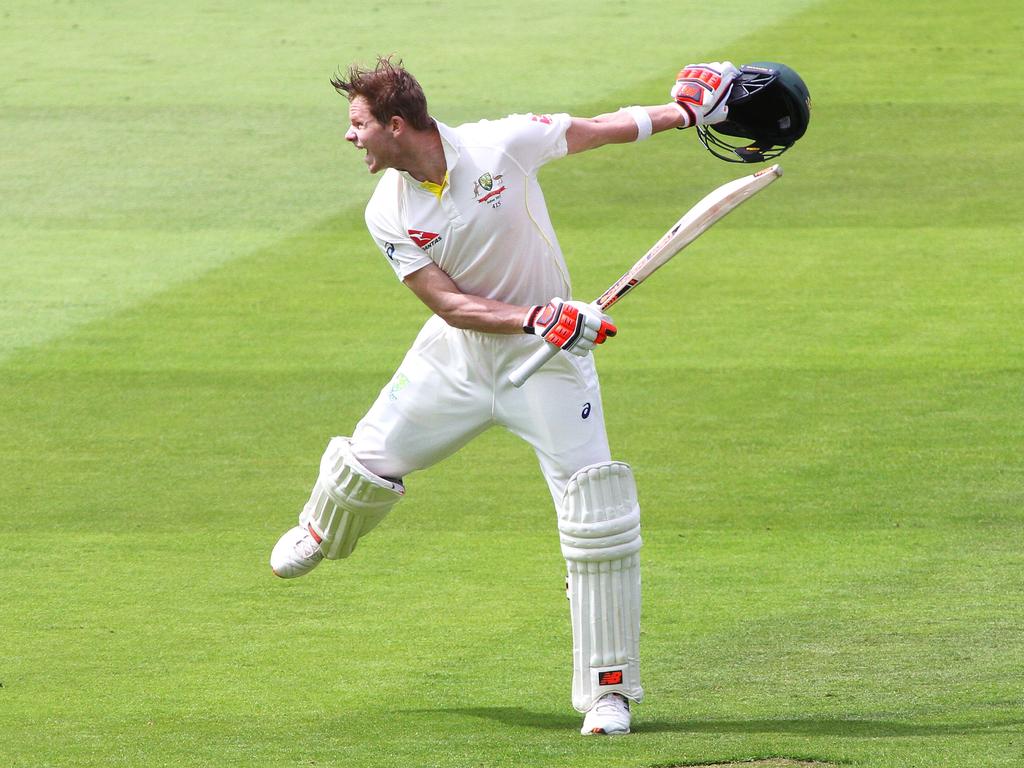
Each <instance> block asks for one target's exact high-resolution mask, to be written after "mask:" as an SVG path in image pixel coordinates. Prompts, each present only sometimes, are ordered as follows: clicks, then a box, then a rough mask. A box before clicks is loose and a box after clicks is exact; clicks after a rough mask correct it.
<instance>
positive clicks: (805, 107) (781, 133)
mask: <svg viewBox="0 0 1024 768" xmlns="http://www.w3.org/2000/svg"><path fill="white" fill-rule="evenodd" d="M810 120H811V94H810V93H809V92H808V90H807V86H806V85H805V84H804V81H803V80H802V79H801V78H800V75H798V74H797V73H796V72H794V71H793V70H792V69H790V68H789V67H787V66H786V65H785V64H779V63H777V62H773V61H756V62H754V63H753V64H747V65H746V66H743V67H740V74H739V76H737V78H736V80H734V81H733V85H732V91H731V92H730V94H729V116H728V118H727V119H726V120H723V121H722V122H720V123H715V124H714V125H701V126H697V135H698V136H699V137H700V140H701V142H702V143H703V144H704V146H705V147H707V149H708V151H709V152H710V153H711V154H713V155H714V156H715V157H719V158H721V159H722V160H725V161H727V162H730V163H763V162H764V161H766V160H771V159H772V158H775V157H778V156H779V155H781V154H782V153H783V152H785V151H786V150H787V149H789V148H790V147H791V146H793V144H795V143H796V140H797V139H799V138H800V137H801V136H803V135H804V133H805V132H806V131H807V124H808V123H809V122H810Z"/></svg>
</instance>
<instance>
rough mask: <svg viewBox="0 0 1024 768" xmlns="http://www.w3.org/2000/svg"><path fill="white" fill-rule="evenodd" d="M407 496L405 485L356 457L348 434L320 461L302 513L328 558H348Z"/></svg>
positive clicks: (302, 521) (304, 523)
mask: <svg viewBox="0 0 1024 768" xmlns="http://www.w3.org/2000/svg"><path fill="white" fill-rule="evenodd" d="M404 494H405V487H404V486H403V485H402V484H401V483H395V482H392V481H391V480H386V479H384V478H383V477H377V475H375V474H373V473H372V472H370V471H369V470H368V469H367V468H366V467H364V466H363V465H362V464H360V463H359V461H358V460H357V459H356V458H355V456H353V455H352V449H351V443H350V441H349V438H347V437H335V438H334V439H332V440H331V442H330V443H328V444H327V450H326V451H324V455H323V458H322V459H321V460H320V475H319V477H317V479H316V484H315V485H314V486H313V492H312V493H311V494H310V496H309V501H307V502H306V506H305V507H303V509H302V513H301V514H300V515H299V525H302V526H308V527H309V529H310V531H312V532H313V534H314V535H315V536H316V538H318V539H319V540H320V551H321V552H323V553H324V557H326V558H327V559H329V560H338V559H341V558H343V557H348V556H349V555H351V554H352V550H353V549H355V547H356V542H358V541H359V539H360V538H362V537H363V536H365V535H366V534H367V533H369V532H370V531H371V530H373V529H374V528H375V527H376V526H377V524H378V523H380V521H381V520H383V519H384V518H385V517H386V516H387V514H388V512H389V511H390V510H391V508H392V507H393V506H394V505H395V504H396V503H397V502H398V500H399V499H401V498H402V496H403V495H404Z"/></svg>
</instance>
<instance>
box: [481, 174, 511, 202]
mask: <svg viewBox="0 0 1024 768" xmlns="http://www.w3.org/2000/svg"><path fill="white" fill-rule="evenodd" d="M504 178H505V175H504V174H502V173H495V174H493V175H492V174H491V173H489V172H488V173H485V174H483V175H482V176H481V177H480V178H479V179H477V180H476V182H475V183H474V184H473V197H475V198H476V201H477V202H478V203H489V204H490V206H491V208H500V207H501V194H502V192H504V191H505V190H506V189H507V187H506V186H505V185H504V184H502V183H501V181H502V179H504ZM495 187H497V188H495Z"/></svg>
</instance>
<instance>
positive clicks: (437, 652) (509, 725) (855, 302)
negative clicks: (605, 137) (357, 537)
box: [0, 0, 1024, 768]
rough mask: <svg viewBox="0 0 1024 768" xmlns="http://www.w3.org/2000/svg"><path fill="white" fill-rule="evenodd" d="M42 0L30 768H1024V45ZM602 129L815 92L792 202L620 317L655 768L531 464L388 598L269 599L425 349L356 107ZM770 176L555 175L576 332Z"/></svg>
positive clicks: (8, 317) (13, 286) (20, 381)
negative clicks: (681, 75)
mask: <svg viewBox="0 0 1024 768" xmlns="http://www.w3.org/2000/svg"><path fill="white" fill-rule="evenodd" d="M710 6H711V7H703V4H689V5H686V6H684V7H680V4H679V3H670V2H665V1H664V0H652V1H651V2H641V3H632V4H627V3H624V2H620V1H618V0H615V1H613V0H602V1H600V2H590V3H584V4H575V3H568V2H561V1H560V0H555V2H551V1H550V0H549V1H548V2H537V1H536V0H528V1H527V2H521V3H517V4H510V5H496V4H491V5H488V4H477V3H468V2H443V3H440V4H439V5H428V4H407V3H399V4H392V5H391V6H388V5H383V4H382V5H373V4H363V5H357V6H354V7H345V6H340V5H336V4H335V5H331V4H313V3H257V2H251V3H232V2H221V3H216V4H204V3H180V4H166V3H156V2H141V1H128V2H122V3H112V2H97V3H89V4H86V3H74V2H52V3H28V2H22V1H21V0H15V2H13V3H8V4H6V5H5V6H4V9H3V10H2V11H0V17H2V23H0V44H2V47H3V49H4V52H5V53H4V63H3V65H2V71H3V73H4V77H3V78H0V105H2V108H0V138H2V144H3V147H4V150H3V152H2V153H0V266H2V269H0V476H2V486H0V537H2V553H3V557H2V560H0V563H2V564H0V576H2V580H3V588H2V592H0V609H2V610H0V765H3V766H11V767H12V768H43V767H44V766H61V767H62V768H63V767H64V766H104V767H106V766H231V767H235V766H238V767H241V766H246V767H252V768H270V767H271V766H346V767H350V768H362V767H364V766H365V767H370V766H372V767H374V768H376V767H378V766H379V767H391V766H394V767H396V768H397V767H399V766H401V767H402V768H408V767H417V768H418V767H420V766H423V767H428V766H429V767H434V766H437V767H439V768H440V767H441V766H444V767H449V766H451V767H458V768H470V767H472V768H482V767H490V766H531V767H532V766H541V767H545V768H547V767H551V768H554V767H558V768H562V767H565V768H610V767H613V766H614V767H615V768H634V767H637V768H639V767H644V768H655V767H657V768H667V767H668V766H679V765H701V764H704V765H708V764H717V763H728V762H737V761H754V760H768V759H771V758H778V759H783V758H788V759H790V760H799V761H816V762H819V763H824V764H834V765H842V766H857V767H858V768H861V767H863V768H869V767H870V768H894V767H896V766H915V767H918V766H919V767H920V768H932V767H933V766H951V767H956V768H967V767H971V768H974V767H975V766H1021V765H1024V693H1022V670H1024V606H1022V600H1021V595H1022V594H1024V510H1022V505H1024V458H1022V453H1024V452H1022V446H1024V397H1022V393H1024V345H1022V343H1021V340H1022V338H1024V334H1022V332H1024V320H1022V318H1024V299H1022V297H1024V269H1022V267H1024V257H1022V254H1024V234H1022V231H1024V230H1022V223H1024V202H1022V200H1024V196H1022V195H1021V194H1020V178H1021V175H1022V172H1024V159H1022V158H1024V156H1022V154H1021V152H1020V151H1019V149H1020V146H1021V142H1020V138H1019V133H1020V126H1019V123H1020V98H1019V92H1020V91H1019V89H1020V82H1021V80H1022V78H1024V66H1022V65H1021V62H1020V58H1019V41H1020V39H1021V34H1022V30H1024V21H1022V17H1021V14H1020V9H1019V7H1018V5H1017V4H1016V3H1012V2H1010V0H994V2H992V3H989V4H986V5H983V6H971V7H964V6H963V4H961V3H957V2H952V0H939V2H934V3H928V2H923V0H910V1H909V2H904V3H894V4H890V3H883V2H867V1H866V0H823V1H822V2H810V0H771V2H766V3H761V4H758V6H757V7H756V9H755V10H754V11H753V12H752V10H751V8H750V6H749V4H747V3H741V2H739V0H724V2H718V3H714V4H710ZM392 51H396V52H399V53H400V54H402V55H403V56H404V58H405V61H406V63H407V65H408V66H409V67H410V68H411V69H412V70H413V71H414V72H416V73H417V74H418V76H419V77H420V80H421V81H422V82H423V84H424V86H425V88H426V90H427V94H428V97H430V99H431V107H432V111H433V112H434V113H435V114H436V115H437V116H438V117H439V118H440V119H442V120H444V121H445V122H449V123H458V122H461V121H463V120H469V119H475V118H479V117H498V116H502V115H504V114H507V113H509V112H513V111H527V110H533V111H538V112H542V111H569V112H572V113H574V114H580V115H587V114H596V113H599V112H604V111H609V110H613V109H615V108H617V107H619V106H621V105H624V104H634V103H654V102H659V101H662V100H664V99H665V98H666V92H667V88H668V86H669V85H670V83H671V80H672V77H673V75H674V74H675V71H676V69H677V68H678V67H679V66H680V65H681V64H685V63H688V62H690V61H701V60H708V59H719V58H731V59H732V60H734V61H737V62H742V61H751V60H764V59H772V60H781V61H785V62H786V63H788V64H790V65H791V66H793V67H794V68H796V69H797V70H798V71H799V72H800V73H801V74H802V75H803V76H804V78H805V79H806V81H807V83H808V85H809V87H810V90H811V93H812V95H813V97H814V112H813V118H812V122H811V127H810V130H809V132H808V134H807V136H806V137H805V139H804V140H802V141H801V142H800V143H799V144H798V145H797V147H796V148H795V149H793V150H792V151H791V152H790V153H788V154H786V155H784V156H783V158H782V159H781V163H782V165H783V166H784V168H785V171H786V175H785V177H784V178H783V179H782V180H781V181H780V182H779V183H778V184H776V185H774V186H773V187H772V188H771V189H770V190H767V191H766V192H765V193H764V194H762V195H761V196H759V197H758V198H757V199H755V200H754V201H751V202H750V203H748V204H747V205H746V206H745V207H743V208H742V209H740V210H739V211H737V212H736V213H735V214H733V215H732V216H731V217H730V218H728V219H727V220H726V221H724V222H723V223H722V224H721V225H719V226H718V227H716V228H715V229H714V230H713V231H711V232H709V233H708V234H707V235H705V236H704V237H703V238H701V240H699V241H698V242H697V243H696V244H694V245H693V246H692V248H691V249H689V250H688V251H687V252H686V254H685V255H684V256H683V257H681V258H680V259H679V260H678V261H676V262H674V263H672V264H671V265H669V266H668V267H666V268H665V269H664V270H663V271H662V272H660V273H659V274H658V275H657V276H656V277H655V278H654V279H652V280H651V281H650V283H648V284H645V285H644V286H643V288H642V289H640V290H638V291H637V292H636V294H634V295H631V296H630V298H629V300H628V301H624V302H623V303H622V304H621V305H620V306H619V307H618V308H617V311H616V312H615V319H616V321H617V322H618V324H619V327H620V329H621V333H620V335H619V337H618V338H617V339H616V340H615V341H614V342H613V343H611V344H609V345H607V347H606V348H603V349H602V350H601V351H600V353H599V367H600V370H601V373H602V380H603V384H604V395H605V405H606V410H607V414H608V428H609V432H610V435H611V439H612V444H613V453H614V454H615V456H616V457H617V458H621V459H623V460H627V461H629V462H630V463H631V464H632V465H633V466H634V469H635V472H636V475H637V479H638V483H639V486H640V493H641V502H642V505H643V510H644V520H645V523H644V525H645V532H644V539H645V542H646V546H645V549H644V551H643V558H644V600H645V604H644V637H643V656H644V683H645V688H646V690H647V694H648V700H647V702H645V703H644V704H643V705H642V706H640V707H638V708H637V710H636V717H635V723H634V729H635V733H634V734H633V735H631V736H629V737H624V738H619V739H583V738H581V737H580V736H579V735H578V733H577V729H578V726H579V718H578V716H577V715H576V714H575V712H573V711H572V709H571V707H570V705H569V691H568V688H569V680H570V675H571V668H570V667H571V658H570V654H569V652H570V648H571V639H570V628H569V623H568V610H567V605H566V601H565V598H564V592H563V590H562V581H563V576H564V563H563V561H562V559H561V556H560V553H559V548H558V539H557V534H556V530H555V525H554V518H553V512H552V510H551V506H550V500H549V498H548V497H547V490H546V488H545V486H544V483H543V481H542V479H541V477H540V474H539V472H538V470H537V468H536V465H535V461H534V459H533V456H532V452H531V451H530V449H529V448H528V446H526V445H525V444H522V443H520V442H518V441H516V440H515V439H514V438H513V437H511V436H510V435H507V434H504V433H501V432H499V431H492V432H490V433H488V434H486V435H484V436H483V437H482V438H480V439H479V440H477V441H476V442H474V443H472V444H471V445H470V446H469V447H468V448H467V449H465V450H464V451H463V452H462V453H460V454H458V455H456V456H455V457H453V458H451V459H450V460H448V461H446V462H444V463H442V464H441V465H439V466H437V467H435V468H432V469H430V470H428V471H426V472H423V473H421V474H419V475H414V476H412V477H411V478H409V479H408V488H409V493H408V497H407V499H406V500H405V501H403V502H402V504H401V505H399V506H398V507H397V508H396V509H395V510H394V512H393V513H392V515H391V517H390V518H389V519H388V520H387V521H385V522H384V524H382V526H381V527H380V528H379V529H378V531H377V532H375V533H374V534H373V535H372V536H371V537H369V538H367V539H366V540H365V541H363V542H362V543H361V544H360V546H359V550H358V551H357V553H356V556H354V557H353V558H352V559H351V560H350V561H346V562H344V563H340V564H328V565H325V566H323V567H322V568H320V569H318V570H317V571H316V572H315V573H313V574H311V575H310V576H308V577H306V578H304V579H300V580H297V581H294V582H282V581H280V580H277V579H275V578H273V577H272V575H271V573H270V571H269V569H268V565H267V558H268V555H269V551H270V548H271V546H272V545H273V543H274V542H275V541H276V539H277V537H278V535H279V534H280V533H281V531H283V530H284V528H286V527H287V526H288V525H290V524H291V523H292V520H293V519H294V515H295V514H297V512H298V509H299V508H300V506H301V504H302V503H303V501H304V500H305V498H306V495H307V493H308V490H309V487H310V484H311V482H312V480H313V479H314V477H315V473H316V467H317V462H318V460H319V457H320V454H321V452H322V450H323V448H324V446H325V445H326V443H327V440H328V439H329V437H330V436H332V435H338V434H349V433H350V430H351V428H352V426H353V425H354V423H355V422H356V420H358V418H359V417H360V416H361V415H362V413H363V412H364V411H365V409H366V408H367V407H368V405H369V404H370V402H371V401H372V399H373V398H374V396H375V395H376V392H377V391H378V390H379V388H380V387H381V386H382V385H383V384H384V383H385V382H386V381H387V379H388V377H389V376H390V374H391V372H392V371H393V369H394V368H395V366H396V365H397V363H398V361H399V360H400V359H401V356H402V354H403V353H404V351H405V349H406V348H407V346H408V344H409V342H410V340H411V338H412V336H413V335H414V333H415V332H416V329H417V328H418V327H419V325H420V324H421V323H422V322H423V320H424V319H425V317H426V315H427V312H426V310H425V309H424V308H423V307H422V306H421V305H419V303H418V302H417V301H416V300H415V298H414V297H413V296H412V294H411V293H410V292H409V291H407V290H405V289H404V288H403V287H402V286H401V285H400V284H398V283H397V282H396V281H395V279H394V277H393V274H392V273H391V271H390V269H389V268H388V266H387V265H386V263H385V261H384V259H383V258H382V257H381V256H380V255H379V253H377V252H376V250H375V249H374V248H373V247H372V245H371V242H370V240H369V237H368V236H367V234H366V233H365V229H364V226H363V223H362V209H363V206H364V204H365V201H366V199H367V197H368V196H369V194H370V191H371V190H372V188H373V184H374V183H375V179H374V178H371V177H369V176H368V175H367V174H366V173H365V169H364V167H363V164H362V163H361V162H360V158H359V156H358V155H357V154H356V153H355V152H353V151H352V149H351V148H350V147H348V146H346V145H345V142H344V141H343V130H344V127H345V126H346V124H347V114H346V111H345V103H344V101H343V100H342V99H341V98H340V97H338V96H337V95H335V94H334V92H333V90H332V89H331V87H330V86H329V84H328V82H327V80H328V77H329V76H330V75H331V74H332V73H333V72H334V71H335V70H336V69H337V68H338V67H339V66H345V65H347V64H348V63H350V62H351V61H353V60H360V61H368V60H372V58H373V57H374V55H375V54H377V53H378V52H392ZM744 172H746V169H743V168H741V167H739V166H729V165H726V164H725V163H721V162H719V161H717V160H715V159H714V158H712V157H710V156H709V155H707V154H706V153H705V152H704V150H703V149H702V148H701V147H700V145H699V144H698V142H697V140H696V137H694V136H692V135H689V134H682V133H680V134H676V133H673V134H672V135H664V136H658V137H655V138H654V139H652V140H651V141H649V142H647V143H645V144H642V145H638V146H624V147H610V148H607V149H605V150H602V151H599V152H595V153H591V154H589V155H584V156H581V157H574V158H569V159H566V160H563V161H560V162H558V163H554V164H552V165H550V166H548V167H547V168H546V169H545V170H544V171H543V175H542V181H543V183H544V185H545V191H546V195H547V198H548V201H549V206H550V209H551V212H552V216H553V218H554V221H555V225H556V228H557V229H558V231H559V235H560V238H561V242H562V246H563V249H564V250H565V252H566V254H567V257H568V259H569V262H570V266H571V268H572V269H573V273H574V277H575V290H576V293H577V295H578V296H580V297H584V298H590V297H592V296H594V295H597V294H598V293H599V292H600V291H601V290H603V289H604V287H605V286H606V285H607V284H608V283H610V282H611V281H612V280H614V279H615V278H616V277H618V276H619V274H621V272H622V271H623V270H624V269H625V268H626V267H627V266H628V265H629V264H630V263H632V261H633V260H634V259H635V258H636V257H637V256H639V255H640V254H641V253H642V252H643V251H644V250H646V248H647V247H648V245H649V244H650V243H651V242H652V241H653V240H654V239H656V238H657V237H658V236H659V235H660V234H661V233H662V232H663V231H664V229H665V228H666V227H667V226H668V225H669V224H670V223H671V222H672V221H674V220H675V219H676V218H677V217H678V216H679V215H680V214H681V213H682V211H684V210H685V209H686V208H687V207H689V206H690V205H691V204H692V203H694V202H695V201H696V200H697V199H699V198H700V197H701V196H702V195H703V194H704V193H706V192H707V191H709V190H710V189H712V188H713V187H714V186H716V185H718V184H720V183H722V182H724V181H726V180H728V179H730V178H732V177H734V176H738V175H741V174H742V173H744Z"/></svg>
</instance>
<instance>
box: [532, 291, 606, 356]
mask: <svg viewBox="0 0 1024 768" xmlns="http://www.w3.org/2000/svg"><path fill="white" fill-rule="evenodd" d="M523 331H524V332H525V333H532V334H535V335H537V336H540V337H542V338H543V339H544V341H546V342H548V343H549V344H554V345H555V346H556V347H558V348H559V349H561V350H563V351H565V352H571V353H572V354H574V355H579V356H580V357H584V356H586V355H587V353H589V352H590V350H592V349H593V348H594V346H595V345H597V344H604V342H605V339H607V338H609V337H611V336H614V335H615V334H616V333H617V332H618V329H617V328H616V327H615V326H614V325H612V319H611V318H610V317H608V315H606V314H604V313H603V312H602V311H601V310H599V309H598V308H597V307H595V306H594V305H593V304H584V303H583V302H582V301H565V300H564V299H560V298H558V297H555V298H553V299H552V300H551V301H549V302H548V303H547V304H546V305H544V306H541V305H540V304H538V305H536V306H534V307H531V308H530V311H529V312H527V313H526V320H525V321H524V322H523Z"/></svg>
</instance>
